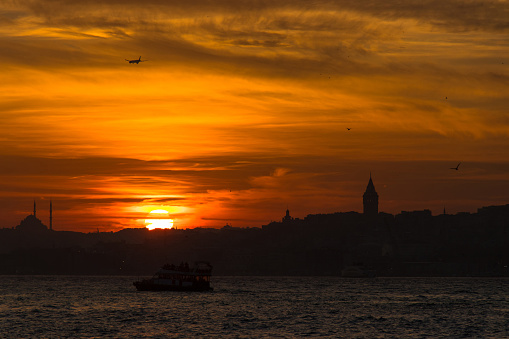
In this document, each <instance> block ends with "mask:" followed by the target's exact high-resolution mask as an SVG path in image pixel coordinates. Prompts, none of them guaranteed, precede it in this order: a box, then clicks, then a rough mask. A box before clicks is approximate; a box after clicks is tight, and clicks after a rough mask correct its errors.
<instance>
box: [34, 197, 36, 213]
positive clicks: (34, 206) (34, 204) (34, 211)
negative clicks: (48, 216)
mask: <svg viewBox="0 0 509 339" xmlns="http://www.w3.org/2000/svg"><path fill="white" fill-rule="evenodd" d="M35 216H36V215H35V199H34V217H35Z"/></svg>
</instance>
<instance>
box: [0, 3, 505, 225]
mask: <svg viewBox="0 0 509 339" xmlns="http://www.w3.org/2000/svg"><path fill="white" fill-rule="evenodd" d="M508 17H509V4H508V3H507V2H506V1H467V0H454V1H447V2H444V1H438V0H425V1H408V2H404V3H402V2H401V1H391V0H389V1H384V2H377V1H347V0H342V1H313V2H309V1H284V0H278V1H271V2H267V1H226V0H223V1H214V2H210V1H190V2H186V3H182V2H181V1H162V0H148V1H143V2H139V1H130V0H129V1H98V0H86V1H79V2H76V1H70V0H69V1H66V0H49V1H46V0H44V1H42V0H16V1H14V0H12V1H4V2H2V4H0V48H1V49H2V53H1V54H0V63H1V64H2V76H1V79H2V82H1V83H0V91H1V92H0V93H1V94H0V157H2V158H1V160H2V161H1V164H0V175H1V178H2V184H1V185H0V187H1V190H0V197H1V198H2V201H3V202H5V203H4V206H5V207H4V208H3V209H1V210H0V212H1V213H2V216H3V220H5V221H4V223H5V224H4V225H0V226H4V227H12V226H15V225H16V223H17V220H20V219H21V218H22V217H23V216H24V215H26V213H27V211H29V210H30V206H31V201H32V200H33V199H36V200H38V199H41V201H46V200H48V199H53V200H54V201H55V206H57V205H58V206H60V207H61V213H62V214H61V215H60V217H61V218H62V219H60V225H61V227H62V228H64V229H81V230H85V229H90V230H95V229H96V227H103V229H108V228H109V227H112V228H121V227H135V226H137V227H142V226H143V224H140V222H141V221H140V220H143V219H144V217H145V215H146V213H148V212H150V209H151V208H154V209H158V208H162V207H165V208H167V209H169V210H171V213H172V215H173V216H175V219H176V222H175V225H179V222H180V227H193V226H216V227H217V226H222V224H223V223H226V222H230V221H232V220H236V223H238V225H239V226H260V224H262V223H265V222H268V221H270V220H272V219H277V218H279V217H280V216H281V215H282V214H283V212H284V210H285V209H286V207H287V206H288V207H291V210H292V211H295V212H292V214H294V215H296V216H300V217H303V216H305V214H307V213H322V212H334V211H338V210H342V211H345V210H351V209H353V210H360V209H361V205H360V200H359V199H360V197H361V195H362V191H363V190H364V189H365V185H366V183H367V179H368V178H369V172H370V171H371V172H372V174H373V178H374V180H375V186H376V188H377V190H379V193H380V197H381V200H380V201H381V203H380V204H381V209H382V210H385V211H387V212H393V213H394V212H398V211H400V210H402V209H407V210H408V209H417V208H419V209H422V208H431V209H433V211H434V212H438V211H440V210H441V209H443V205H447V206H450V208H449V210H451V211H461V210H468V211H474V210H475V208H476V207H481V205H485V204H505V203H507V200H508V199H509V196H508V195H507V193H501V192H508V190H507V189H505V191H504V190H498V189H497V187H502V188H503V187H506V188H507V185H508V180H509V179H508V177H507V175H504V174H506V173H507V166H508V163H509V162H508V161H507V151H506V150H507V148H508V147H509V144H508V140H509V138H508V137H509V118H508V115H507V107H509V96H508V95H507V93H509V68H508V67H509V59H508V58H507V55H509V38H508V37H509V35H508V31H509V23H508V21H507V18H508ZM140 55H141V58H142V60H147V61H145V62H141V63H140V64H138V65H136V64H129V63H127V62H126V61H125V59H137V58H138V57H139V56H140ZM347 128H349V130H348V129H347ZM460 161H461V162H462V163H463V165H462V168H461V169H462V171H458V172H457V173H456V171H454V173H450V172H448V171H449V167H451V166H453V165H454V166H455V165H456V164H457V163H458V162H460ZM463 166H464V167H463ZM402 169H404V171H403V170H402ZM409 173H412V174H409ZM453 175H455V176H453ZM411 188H413V189H411ZM12 210H14V211H17V212H15V213H10V212H9V211H12ZM64 211H65V212H64ZM85 216H86V217H85ZM57 221H58V219H55V223H57Z"/></svg>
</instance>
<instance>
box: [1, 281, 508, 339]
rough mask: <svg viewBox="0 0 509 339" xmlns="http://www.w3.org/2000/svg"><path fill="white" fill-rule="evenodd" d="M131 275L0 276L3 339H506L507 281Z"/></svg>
mask: <svg viewBox="0 0 509 339" xmlns="http://www.w3.org/2000/svg"><path fill="white" fill-rule="evenodd" d="M134 280H137V277H89V276H84V277H79V276H0V337H2V338H192V337H203V338H263V337H265V338H295V337H325V338H504V337H509V279H507V278H505V279H504V278H372V279H347V278H340V277H213V280H212V285H213V287H214V291H213V292H138V291H136V289H135V287H134V286H133V285H132V282H133V281H134Z"/></svg>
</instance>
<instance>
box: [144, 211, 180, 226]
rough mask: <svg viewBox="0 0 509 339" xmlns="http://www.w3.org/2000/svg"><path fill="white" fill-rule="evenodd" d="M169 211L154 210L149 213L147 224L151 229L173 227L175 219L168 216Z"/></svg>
mask: <svg viewBox="0 0 509 339" xmlns="http://www.w3.org/2000/svg"><path fill="white" fill-rule="evenodd" d="M168 215H169V212H168V211H166V210H153V211H151V212H150V213H149V217H148V219H145V224H147V226H146V227H147V228H148V229H149V230H154V229H156V228H158V229H170V228H173V219H170V218H168Z"/></svg>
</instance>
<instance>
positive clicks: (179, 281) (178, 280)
mask: <svg viewBox="0 0 509 339" xmlns="http://www.w3.org/2000/svg"><path fill="white" fill-rule="evenodd" d="M211 275H212V265H211V264H210V263H209V262H206V261H198V262H196V263H195V265H194V267H192V268H190V267H189V265H188V264H187V263H181V264H180V265H178V266H176V265H170V264H166V265H164V266H163V267H161V269H159V271H157V272H156V273H155V274H154V276H153V277H152V278H150V279H143V280H139V281H135V282H133V285H134V286H136V289H137V290H138V291H212V287H210V276H211Z"/></svg>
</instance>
